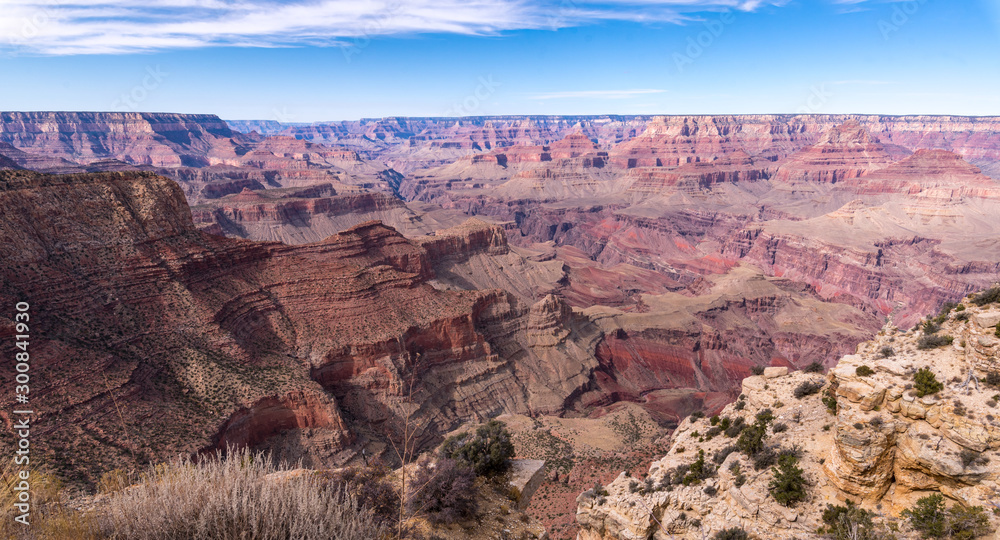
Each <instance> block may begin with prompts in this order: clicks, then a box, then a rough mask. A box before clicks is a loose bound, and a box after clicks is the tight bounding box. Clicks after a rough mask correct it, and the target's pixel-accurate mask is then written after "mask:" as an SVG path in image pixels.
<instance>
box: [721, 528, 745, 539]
mask: <svg viewBox="0 0 1000 540" xmlns="http://www.w3.org/2000/svg"><path fill="white" fill-rule="evenodd" d="M712 540H750V535H749V534H747V532H746V531H744V530H743V529H742V528H740V527H733V528H731V529H725V530H722V531H719V532H717V533H715V536H713V537H712Z"/></svg>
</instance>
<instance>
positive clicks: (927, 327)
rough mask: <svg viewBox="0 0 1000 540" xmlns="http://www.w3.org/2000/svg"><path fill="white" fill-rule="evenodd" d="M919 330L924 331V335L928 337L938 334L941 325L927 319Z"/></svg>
mask: <svg viewBox="0 0 1000 540" xmlns="http://www.w3.org/2000/svg"><path fill="white" fill-rule="evenodd" d="M920 329H921V330H923V331H924V334H926V335H928V336H929V335H931V334H936V333H938V331H939V330H941V325H940V324H938V323H936V322H934V321H933V320H931V319H927V320H926V321H924V324H923V326H921V327H920Z"/></svg>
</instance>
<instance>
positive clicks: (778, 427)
mask: <svg viewBox="0 0 1000 540" xmlns="http://www.w3.org/2000/svg"><path fill="white" fill-rule="evenodd" d="M785 431H788V424H785V423H783V422H778V423H776V424H774V425H773V426H771V433H782V432H785Z"/></svg>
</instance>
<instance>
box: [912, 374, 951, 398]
mask: <svg viewBox="0 0 1000 540" xmlns="http://www.w3.org/2000/svg"><path fill="white" fill-rule="evenodd" d="M913 383H914V388H915V389H916V391H917V397H924V396H927V395H931V394H936V393H938V392H940V391H941V390H944V384H942V383H940V382H938V380H937V377H935V376H934V372H932V371H931V370H930V369H928V368H925V367H922V368H920V369H918V370H917V373H916V374H915V375H914V376H913Z"/></svg>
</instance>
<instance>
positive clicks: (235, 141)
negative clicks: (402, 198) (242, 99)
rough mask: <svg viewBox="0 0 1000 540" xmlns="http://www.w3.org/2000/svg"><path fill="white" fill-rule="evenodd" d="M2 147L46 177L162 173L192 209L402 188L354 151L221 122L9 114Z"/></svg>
mask: <svg viewBox="0 0 1000 540" xmlns="http://www.w3.org/2000/svg"><path fill="white" fill-rule="evenodd" d="M0 143H5V144H9V145H11V146H12V147H14V148H16V149H17V150H20V151H22V152H24V153H26V155H27V156H28V157H26V158H25V159H24V160H25V164H24V165H22V166H23V167H25V168H29V169H33V170H39V171H43V172H53V173H72V172H84V171H99V170H122V169H121V167H120V165H131V166H136V167H141V168H147V169H155V170H156V171H157V172H159V173H160V174H163V175H165V176H168V177H170V178H173V179H175V180H177V181H178V182H180V183H181V185H182V186H183V188H184V192H185V194H186V195H187V197H188V199H189V200H190V201H192V202H195V201H202V200H205V199H213V198H218V197H221V196H224V195H228V194H231V193H238V192H239V191H241V190H242V189H243V188H251V189H263V188H264V187H265V186H267V187H296V186H305V185H310V184H316V183H323V182H337V183H339V182H344V183H345V184H349V185H351V186H360V187H361V188H377V189H380V190H383V191H389V192H391V191H394V190H395V188H396V184H397V183H398V178H397V177H396V176H395V174H397V173H395V172H394V171H390V170H389V169H388V168H387V167H385V166H383V165H380V164H372V163H369V162H366V161H363V160H361V159H360V158H359V156H358V155H357V153H355V152H353V151H351V150H346V149H343V148H330V147H327V146H323V145H320V144H314V143H311V142H309V141H303V140H298V139H295V138H294V137H270V138H269V137H260V136H259V135H244V134H241V133H239V132H234V131H232V130H231V129H230V128H229V126H228V125H227V124H226V123H225V122H223V121H222V120H220V119H219V118H218V117H216V116H214V115H185V114H166V113H110V112H109V113H84V112H6V113H0ZM3 153H4V152H3V151H2V150H0V154H3ZM9 157H13V156H9ZM13 159H15V161H17V160H18V158H17V157H13Z"/></svg>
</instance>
